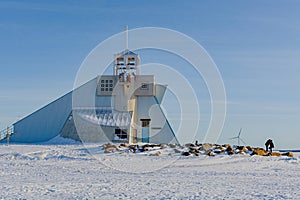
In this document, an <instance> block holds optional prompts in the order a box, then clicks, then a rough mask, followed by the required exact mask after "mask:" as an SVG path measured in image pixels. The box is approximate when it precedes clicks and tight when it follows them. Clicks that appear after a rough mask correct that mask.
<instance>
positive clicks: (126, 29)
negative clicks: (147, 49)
mask: <svg viewBox="0 0 300 200" xmlns="http://www.w3.org/2000/svg"><path fill="white" fill-rule="evenodd" d="M125 31H126V49H128V25H126V26H125Z"/></svg>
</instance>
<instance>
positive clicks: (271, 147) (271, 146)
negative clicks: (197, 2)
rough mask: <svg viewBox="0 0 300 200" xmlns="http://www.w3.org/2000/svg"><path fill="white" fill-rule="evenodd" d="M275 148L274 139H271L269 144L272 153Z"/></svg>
mask: <svg viewBox="0 0 300 200" xmlns="http://www.w3.org/2000/svg"><path fill="white" fill-rule="evenodd" d="M273 148H274V143H273V141H272V140H271V141H270V146H269V149H270V152H271V153H272V149H273Z"/></svg>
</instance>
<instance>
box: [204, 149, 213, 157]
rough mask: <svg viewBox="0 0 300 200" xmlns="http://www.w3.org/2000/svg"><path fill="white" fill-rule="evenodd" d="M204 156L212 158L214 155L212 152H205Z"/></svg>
mask: <svg viewBox="0 0 300 200" xmlns="http://www.w3.org/2000/svg"><path fill="white" fill-rule="evenodd" d="M204 154H205V155H207V156H213V155H214V153H213V151H212V150H207V151H206V152H205V153H204Z"/></svg>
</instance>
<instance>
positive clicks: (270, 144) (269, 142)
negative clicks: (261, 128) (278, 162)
mask: <svg viewBox="0 0 300 200" xmlns="http://www.w3.org/2000/svg"><path fill="white" fill-rule="evenodd" d="M265 145H266V151H269V149H270V152H271V153H272V149H273V148H274V143H273V141H272V140H271V139H268V140H267V142H266V143H265Z"/></svg>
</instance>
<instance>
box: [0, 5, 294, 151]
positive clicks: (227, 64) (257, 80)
mask: <svg viewBox="0 0 300 200" xmlns="http://www.w3.org/2000/svg"><path fill="white" fill-rule="evenodd" d="M299 7H300V2H299V1H293V0H288V1H285V0H281V1H279V0H266V1H233V0H230V1H214V0H210V1H188V2H185V1H182V0H181V1H176V0H175V1H121V2H120V1H64V2H61V1H33V0H32V1H30V0H28V1H5V0H4V1H0V44H1V45H0V52H1V54H0V67H1V79H0V83H1V84H0V91H1V93H0V127H1V129H2V128H4V127H6V126H7V125H8V124H10V123H12V122H14V121H16V120H17V119H19V118H20V117H22V116H25V115H27V114H29V113H31V112H32V111H34V110H36V109H38V108H40V107H41V106H43V105H45V104H46V103H49V102H50V101H52V100H54V99H56V98H57V97H58V96H61V95H63V94H64V93H65V92H67V91H70V90H71V89H72V86H73V83H74V79H75V75H76V73H77V70H78V68H79V66H80V64H81V63H82V61H83V60H84V58H85V57H86V56H87V54H88V53H89V52H90V51H91V50H92V49H93V48H94V47H95V46H96V45H98V44H99V43H100V42H101V41H103V40H105V39H106V38H108V37H110V36H111V35H113V34H116V33H119V32H120V31H123V27H124V25H129V27H130V28H139V27H147V26H154V27H164V28H170V29H174V30H177V31H180V32H182V33H185V34H187V35H188V36H190V37H192V38H194V39H195V40H196V41H198V42H199V43H200V44H201V45H202V46H203V47H204V48H205V49H206V50H207V51H208V53H209V54H210V55H211V57H212V58H213V60H214V61H215V63H216V64H217V66H218V68H219V70H220V73H221V75H222V77H223V80H224V84H225V88H226V93H227V101H228V104H227V106H228V107H227V109H228V112H227V117H226V122H225V126H224V130H223V132H222V135H221V137H220V143H231V142H233V141H231V140H229V139H228V138H229V137H233V136H235V135H236V134H237V133H238V131H239V129H240V128H243V133H242V136H243V139H244V140H245V141H246V142H247V143H249V144H251V145H255V146H263V144H264V142H265V140H266V139H268V138H269V137H270V138H273V140H274V143H275V146H276V147H277V148H298V149H299V148H300V142H299V141H300V135H299V134H298V131H299V130H300V123H299V122H300V94H299V88H298V87H299V85H300V79H299V74H300V68H299V65H300V56H299V55H300V39H299V35H300V13H299ZM141 56H142V55H141ZM142 59H143V57H142ZM146 60H147V59H146ZM142 62H143V60H142Z"/></svg>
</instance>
